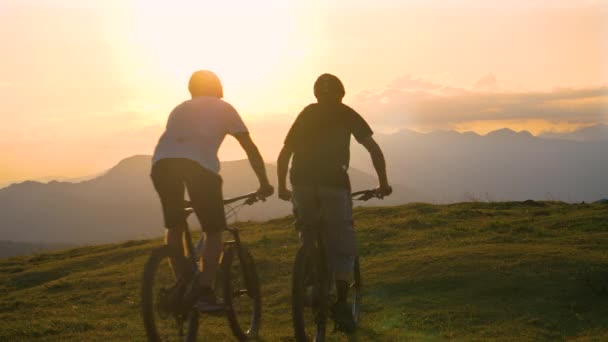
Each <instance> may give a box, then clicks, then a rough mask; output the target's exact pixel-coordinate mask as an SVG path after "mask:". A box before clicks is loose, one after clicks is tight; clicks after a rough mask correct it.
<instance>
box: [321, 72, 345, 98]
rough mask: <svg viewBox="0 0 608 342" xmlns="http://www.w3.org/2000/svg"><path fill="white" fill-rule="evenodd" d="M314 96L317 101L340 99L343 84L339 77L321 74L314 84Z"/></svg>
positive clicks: (342, 94) (342, 93) (343, 91)
mask: <svg viewBox="0 0 608 342" xmlns="http://www.w3.org/2000/svg"><path fill="white" fill-rule="evenodd" d="M314 93H315V97H316V98H317V100H318V101H337V102H340V101H342V98H343V97H344V94H346V92H345V90H344V85H343V84H342V82H341V81H340V79H339V78H338V77H336V76H334V75H332V74H323V75H321V76H319V78H317V81H316V82H315V86H314Z"/></svg>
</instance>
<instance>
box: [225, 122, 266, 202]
mask: <svg viewBox="0 0 608 342" xmlns="http://www.w3.org/2000/svg"><path fill="white" fill-rule="evenodd" d="M234 137H235V138H236V140H238V142H239V144H241V147H242V148H243V150H245V153H247V158H249V163H250V164H251V168H253V171H254V172H255V174H256V176H257V177H258V180H259V181H260V190H261V191H262V192H270V193H269V194H268V193H265V194H264V195H268V196H269V195H272V190H269V189H272V186H271V185H270V182H269V181H268V176H267V175H266V167H265V166H264V159H262V155H261V154H260V151H259V150H258V147H257V146H256V145H255V143H254V142H253V140H251V136H249V133H238V134H235V135H234Z"/></svg>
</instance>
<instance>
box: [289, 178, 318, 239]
mask: <svg viewBox="0 0 608 342" xmlns="http://www.w3.org/2000/svg"><path fill="white" fill-rule="evenodd" d="M292 201H293V215H294V217H295V218H296V229H297V230H298V234H299V236H300V244H302V245H304V244H307V243H309V242H311V240H312V239H314V238H315V237H314V234H313V233H314V230H313V228H314V226H315V225H318V224H319V218H320V207H319V199H318V196H317V189H316V188H315V187H312V186H297V185H294V186H293V199H292Z"/></svg>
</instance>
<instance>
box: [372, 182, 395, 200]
mask: <svg viewBox="0 0 608 342" xmlns="http://www.w3.org/2000/svg"><path fill="white" fill-rule="evenodd" d="M376 191H378V194H379V195H380V196H382V197H384V196H388V195H390V194H392V193H393V188H392V187H391V186H390V185H388V184H380V186H379V187H378V189H376Z"/></svg>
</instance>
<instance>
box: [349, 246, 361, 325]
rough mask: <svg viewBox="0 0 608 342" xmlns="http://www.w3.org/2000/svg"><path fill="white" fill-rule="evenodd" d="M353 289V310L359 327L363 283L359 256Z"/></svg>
mask: <svg viewBox="0 0 608 342" xmlns="http://www.w3.org/2000/svg"><path fill="white" fill-rule="evenodd" d="M350 287H351V291H352V300H353V303H352V306H353V307H352V312H353V319H354V320H355V325H356V326H357V327H358V326H359V324H360V322H361V297H362V290H363V284H362V282H361V266H360V263H359V257H358V256H357V257H356V258H355V267H354V269H353V282H352V283H351V286H350Z"/></svg>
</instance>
